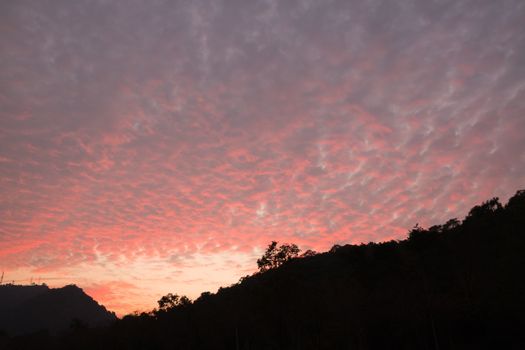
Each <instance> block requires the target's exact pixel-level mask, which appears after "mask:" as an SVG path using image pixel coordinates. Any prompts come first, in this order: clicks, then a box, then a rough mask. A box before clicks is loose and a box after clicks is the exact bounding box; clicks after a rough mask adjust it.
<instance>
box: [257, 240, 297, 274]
mask: <svg viewBox="0 0 525 350" xmlns="http://www.w3.org/2000/svg"><path fill="white" fill-rule="evenodd" d="M300 251H301V250H300V249H299V247H297V245H296V244H288V243H285V244H282V245H281V246H279V248H277V242H276V241H272V243H270V244H269V245H268V248H266V252H265V253H264V255H263V256H262V257H261V258H260V259H258V260H257V266H258V267H259V271H260V272H264V271H267V270H270V269H273V268H276V267H279V266H281V265H282V264H284V263H285V262H287V261H289V260H291V259H293V258H296V257H297V256H298V255H299V252H300Z"/></svg>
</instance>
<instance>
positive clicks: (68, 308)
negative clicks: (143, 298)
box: [0, 284, 116, 335]
mask: <svg viewBox="0 0 525 350" xmlns="http://www.w3.org/2000/svg"><path fill="white" fill-rule="evenodd" d="M114 320H116V316H115V314H114V313H112V312H109V311H108V310H106V308H105V307H104V306H102V305H99V304H98V303H97V302H96V301H95V300H93V298H91V297H90V296H89V295H87V294H86V293H84V291H83V290H82V289H80V288H79V287H77V286H75V285H68V286H65V287H62V288H49V287H47V286H45V285H30V286H20V285H12V284H7V285H2V286H0V330H2V331H4V332H5V333H7V334H9V335H20V334H27V333H31V332H36V331H40V330H47V331H49V332H51V333H57V332H60V331H64V330H67V329H69V328H70V327H71V326H72V325H77V326H78V325H91V326H98V325H107V324H109V323H111V322H112V321H114Z"/></svg>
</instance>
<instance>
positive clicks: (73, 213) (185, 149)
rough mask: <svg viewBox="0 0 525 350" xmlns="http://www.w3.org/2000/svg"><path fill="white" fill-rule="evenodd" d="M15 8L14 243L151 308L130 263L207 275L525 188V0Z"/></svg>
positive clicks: (376, 232) (100, 290) (1, 91)
mask: <svg viewBox="0 0 525 350" xmlns="http://www.w3.org/2000/svg"><path fill="white" fill-rule="evenodd" d="M2 7H3V9H2V11H0V13H2V15H1V16H2V20H1V21H0V23H2V24H1V26H2V30H1V33H2V34H0V52H2V54H1V55H0V59H1V60H2V65H1V67H2V68H0V81H1V83H0V105H1V106H2V108H1V109H0V174H1V176H0V260H1V261H2V266H1V267H2V268H3V269H5V270H7V271H8V272H9V273H10V274H11V275H13V276H15V277H16V279H19V278H18V277H20V279H22V278H26V277H27V276H26V275H27V274H32V273H34V274H44V273H46V274H53V275H56V274H62V276H69V277H71V278H72V279H74V280H76V281H78V282H79V283H80V284H84V285H90V284H89V283H91V284H92V285H91V287H90V288H92V289H91V290H93V291H94V293H95V294H96V295H97V297H100V298H102V299H104V300H107V302H108V303H109V304H110V305H112V307H114V308H115V310H126V311H132V310H130V305H131V304H133V303H135V302H131V301H129V300H123V301H122V302H121V303H120V301H119V303H120V304H118V303H117V301H116V300H117V299H118V298H120V294H119V295H117V291H118V289H119V288H120V287H119V286H121V285H120V284H119V283H129V284H130V285H126V287H122V288H123V289H124V290H127V289H129V290H130V292H133V293H136V297H137V300H138V298H139V297H138V295H139V294H140V293H145V295H147V296H149V297H150V298H152V300H153V301H154V300H155V299H154V298H155V297H158V296H161V295H162V293H164V292H168V291H170V290H169V288H168V287H167V286H168V285H171V286H174V288H182V289H184V290H185V291H186V292H187V293H188V294H191V293H193V294H196V295H198V293H197V291H199V290H201V291H202V289H206V288H207V287H210V286H213V287H214V288H215V287H217V286H219V285H221V284H223V285H226V284H229V283H232V282H234V281H235V280H236V279H237V278H238V277H240V276H241V275H243V274H246V273H248V272H249V271H253V270H254V269H255V264H254V261H255V260H256V258H257V257H258V255H259V254H260V253H261V252H262V249H264V247H265V246H266V245H267V243H268V242H269V241H271V240H274V239H275V240H279V241H283V242H284V241H287V242H296V243H298V244H299V245H301V246H303V247H308V248H313V249H316V250H325V249H328V248H330V247H331V246H332V245H333V244H336V243H338V244H342V243H359V242H367V241H370V240H372V241H380V240H385V239H399V238H403V237H404V235H405V234H406V232H407V231H408V229H409V228H411V227H412V226H413V225H414V224H415V223H416V222H419V223H420V224H421V225H424V226H428V225H432V224H438V223H442V222H445V221H446V220H448V219H449V218H451V217H462V216H464V215H465V214H466V213H467V212H468V210H469V209H470V207H472V206H473V205H475V204H477V203H479V202H480V201H482V200H485V199H487V198H489V197H492V196H499V197H501V198H502V199H503V200H506V199H507V198H509V197H510V196H511V195H512V194H513V193H514V192H515V191H516V190H517V189H519V188H521V187H522V186H523V183H524V180H525V171H524V170H523V169H525V164H524V162H525V155H524V151H523V150H524V149H525V142H524V139H523V134H524V132H525V123H524V121H523V120H524V119H523V118H522V115H523V111H524V110H525V102H523V101H525V96H524V94H525V85H524V83H523V81H524V78H525V71H524V70H523V65H522V64H521V62H523V58H524V55H525V41H524V40H523V36H522V34H521V33H522V32H523V31H524V30H525V28H524V25H523V23H522V22H523V21H522V20H521V19H522V17H523V12H524V11H525V8H524V7H523V5H522V4H521V3H519V2H518V1H511V0H509V1H503V2H499V3H498V4H495V3H493V2H491V1H481V2H480V1H476V2H474V1H455V2H424V3H422V2H417V1H405V2H403V3H382V4H381V3H376V2H375V1H365V2H357V1H333V2H331V3H329V4H317V3H315V2H309V1H289V2H286V3H284V2H273V1H269V2H253V3H252V2H250V3H247V2H225V3H216V2H209V1H199V2H194V3H193V2H192V3H191V4H189V3H188V4H184V3H175V2H173V3H167V2H163V1H150V2H148V3H147V4H146V3H144V2H140V1H131V2H121V1H113V2H109V3H106V2H93V3H89V4H85V3H70V2H64V3H62V4H60V3H53V4H51V3H47V2H39V3H33V4H29V3H13V2H10V3H5V4H3V5H2ZM221 258H222V259H230V260H231V262H230V263H225V262H222V263H221V262H220V259H221ZM210 261H213V264H215V267H216V268H218V269H219V270H220V272H219V273H211V272H210V271H211V270H210V266H211V265H210ZM224 261H226V260H224ZM84 268H87V269H90V268H91V269H93V270H96V271H97V274H96V275H93V276H91V275H90V278H91V280H90V281H88V280H85V279H82V278H81V271H82V269H84ZM132 268H134V269H136V271H143V272H147V273H149V274H154V276H155V277H154V278H155V279H156V281H157V282H155V283H152V284H151V287H148V288H146V289H144V287H143V286H142V285H141V283H138V282H133V280H132V278H138V276H135V275H134V272H133V270H132ZM155 269H162V271H170V270H169V269H174V270H175V271H182V272H180V273H176V274H174V276H172V275H171V274H169V273H164V272H162V273H161V272H154V271H155ZM119 271H121V272H119ZM122 271H125V272H122ZM121 274H122V276H121ZM190 275H191V276H190ZM216 276H218V277H216ZM182 281H193V282H191V283H190V284H191V288H190V287H188V286H186V285H185V284H184V283H183V282H182ZM196 281H198V282H196ZM188 283H189V282H188ZM207 283H208V284H207ZM133 286H135V287H136V288H137V289H136V290H135V289H133V288H135V287H133ZM126 288H127V289H126ZM118 293H120V292H118ZM104 295H107V297H104ZM113 296H114V299H112V298H113ZM144 298H146V296H145V297H144ZM130 300H131V299H130ZM136 302H137V303H139V302H138V301H136ZM139 304H140V305H144V307H145V308H146V306H147V305H149V306H152V301H151V300H150V301H148V302H146V301H144V302H140V303H139ZM153 306H154V305H153ZM119 312H120V311H119Z"/></svg>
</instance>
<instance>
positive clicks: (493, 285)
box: [0, 191, 525, 350]
mask: <svg viewBox="0 0 525 350" xmlns="http://www.w3.org/2000/svg"><path fill="white" fill-rule="evenodd" d="M260 261H262V260H260ZM254 263H255V262H254ZM524 268H525V191H518V192H517V193H516V195H515V196H514V197H512V198H511V199H510V200H509V202H508V203H507V204H506V205H502V204H500V203H499V201H498V199H497V198H493V199H491V200H488V201H486V202H484V203H482V204H481V205H478V206H475V207H474V208H472V210H471V211H470V212H469V214H468V216H467V217H466V218H465V219H464V220H457V219H451V220H449V221H448V222H446V223H445V224H443V225H437V226H433V227H430V228H427V229H424V228H422V227H420V226H418V225H416V226H415V227H414V228H413V229H411V230H410V231H409V233H408V238H407V239H405V240H401V241H389V242H382V243H368V244H361V245H344V246H334V247H333V248H332V249H331V250H330V251H328V252H325V253H318V254H316V253H313V252H309V253H308V254H306V255H303V256H302V257H298V258H294V259H292V260H290V261H287V262H284V263H283V264H281V265H280V266H278V267H272V268H270V269H268V270H267V271H261V272H258V273H255V274H253V275H252V276H246V277H244V278H242V279H241V280H240V281H239V282H238V283H235V284H233V285H231V286H230V287H226V288H220V289H219V291H218V292H217V293H216V294H212V293H203V294H202V295H201V296H200V297H199V298H198V299H197V300H195V301H193V302H191V301H189V300H188V299H187V298H184V297H178V296H176V295H167V296H165V297H163V298H162V299H161V300H159V310H154V311H152V312H150V313H143V314H140V315H128V316H125V317H124V318H123V319H122V320H117V321H116V322H115V323H114V325H113V326H112V327H109V328H105V329H76V330H75V329H73V330H71V332H69V333H68V334H65V335H63V336H61V337H58V338H50V337H37V338H29V337H26V338H23V339H7V340H5V341H6V342H8V344H9V345H10V348H13V349H32V348H36V347H37V346H38V348H39V349H214V350H215V349H235V350H258V349H261V350H262V349H275V350H277V349H301V350H309V349H312V350H313V349H327V350H328V349H330V350H331V349H357V350H363V349H381V350H384V349H427V350H448V349H450V350H452V349H476V350H478V349H525V332H523V330H524V329H525V278H523V271H524ZM0 340H1V339H0Z"/></svg>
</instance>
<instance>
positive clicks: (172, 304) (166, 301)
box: [157, 293, 191, 311]
mask: <svg viewBox="0 0 525 350" xmlns="http://www.w3.org/2000/svg"><path fill="white" fill-rule="evenodd" d="M157 303H158V304H159V311H169V310H172V309H175V308H177V307H181V306H182V307H184V306H187V305H189V304H191V300H190V299H189V298H188V297H187V296H185V295H183V296H179V295H177V294H172V293H168V294H166V295H165V296H163V297H162V298H160V299H159V301H157Z"/></svg>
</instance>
